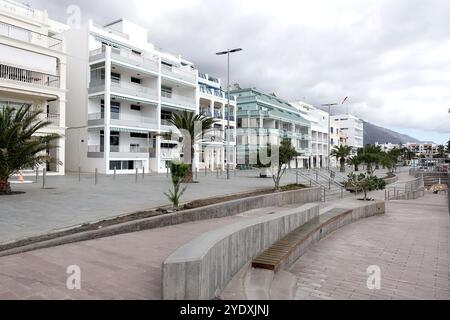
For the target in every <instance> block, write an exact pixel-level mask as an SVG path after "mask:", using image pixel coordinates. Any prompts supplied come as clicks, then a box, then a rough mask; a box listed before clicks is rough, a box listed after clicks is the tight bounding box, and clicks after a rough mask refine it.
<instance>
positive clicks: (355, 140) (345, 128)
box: [331, 114, 364, 151]
mask: <svg viewBox="0 0 450 320" xmlns="http://www.w3.org/2000/svg"><path fill="white" fill-rule="evenodd" d="M331 119H333V120H334V121H335V122H336V123H337V125H338V126H339V129H340V131H342V132H343V133H344V134H346V135H347V145H348V146H351V147H353V149H354V151H356V150H357V149H359V148H363V147H364V142H363V140H364V123H363V121H362V120H361V119H359V118H357V117H355V116H353V115H351V114H343V115H336V116H332V117H331Z"/></svg>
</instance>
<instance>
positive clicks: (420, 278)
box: [290, 194, 450, 299]
mask: <svg viewBox="0 0 450 320" xmlns="http://www.w3.org/2000/svg"><path fill="white" fill-rule="evenodd" d="M446 206H447V202H446V200H445V197H443V196H435V195H430V194H428V195H426V197H425V198H421V199H418V200H415V201H409V202H407V201H394V202H389V203H388V204H387V214H386V215H385V216H380V217H373V218H369V219H366V220H362V221H359V222H357V223H354V224H351V225H348V226H346V227H344V228H342V229H340V230H338V231H337V232H335V233H332V234H331V235H329V236H328V237H327V238H325V239H323V240H322V241H320V242H319V243H317V244H316V245H314V246H313V247H311V248H310V250H308V252H307V253H306V254H305V255H303V256H302V257H301V258H300V259H299V260H298V261H297V262H296V263H295V264H294V265H293V266H292V267H291V269H290V272H291V273H292V274H293V275H295V276H296V277H297V284H298V290H297V296H296V298H297V299H329V298H331V299H450V271H449V270H450V260H449V256H450V224H449V215H448V209H447V207H446ZM370 265H378V266H379V267H380V268H381V289H380V290H369V289H368V288H367V285H366V281H367V278H368V274H366V270H367V267H368V266H370Z"/></svg>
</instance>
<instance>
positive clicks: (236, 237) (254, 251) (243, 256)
mask: <svg viewBox="0 0 450 320" xmlns="http://www.w3.org/2000/svg"><path fill="white" fill-rule="evenodd" d="M319 193H320V190H319ZM319 196H320V195H319ZM318 215H319V205H318V204H306V205H303V206H301V207H298V208H293V209H292V210H290V211H288V212H283V213H279V214H273V215H269V216H264V217H258V218H255V219H251V220H247V221H243V222H240V223H236V224H233V225H229V226H225V227H223V228H220V229H218V230H214V231H211V232H208V233H205V234H203V235H201V236H199V237H197V238H196V239H194V240H192V241H191V242H189V243H187V244H185V245H184V246H182V247H180V248H179V249H178V250H176V251H175V252H174V253H172V255H170V256H169V257H168V258H167V259H166V260H165V261H164V263H163V266H162V298H163V299H169V300H184V299H187V300H205V299H212V298H214V297H216V296H218V295H219V294H220V292H221V291H222V290H223V289H224V288H225V287H226V285H227V284H228V282H229V281H230V280H231V279H232V278H233V276H234V275H235V274H236V273H237V272H238V271H239V270H240V269H241V268H242V267H243V266H244V265H245V264H246V263H248V262H249V261H250V260H252V259H253V258H255V257H256V256H257V255H258V254H259V253H261V252H262V251H264V250H266V249H267V248H269V247H270V246H271V245H272V244H273V243H275V242H277V241H278V240H280V239H281V238H283V237H284V236H286V235H287V234H288V233H290V232H292V231H293V230H295V229H296V228H298V227H299V226H301V225H303V224H305V223H306V222H308V221H310V220H311V219H313V218H315V217H318Z"/></svg>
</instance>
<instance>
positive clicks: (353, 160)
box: [347, 155, 362, 171]
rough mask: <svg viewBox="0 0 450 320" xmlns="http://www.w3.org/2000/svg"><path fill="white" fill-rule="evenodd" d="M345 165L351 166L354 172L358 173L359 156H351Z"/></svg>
mask: <svg viewBox="0 0 450 320" xmlns="http://www.w3.org/2000/svg"><path fill="white" fill-rule="evenodd" d="M347 163H348V164H349V165H351V166H354V167H355V171H359V165H360V164H361V163H362V161H361V158H360V157H359V156H357V155H356V156H353V157H351V158H350V159H348V160H347Z"/></svg>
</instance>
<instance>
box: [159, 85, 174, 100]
mask: <svg viewBox="0 0 450 320" xmlns="http://www.w3.org/2000/svg"><path fill="white" fill-rule="evenodd" d="M161 96H163V97H165V98H172V88H171V87H166V86H161Z"/></svg>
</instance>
